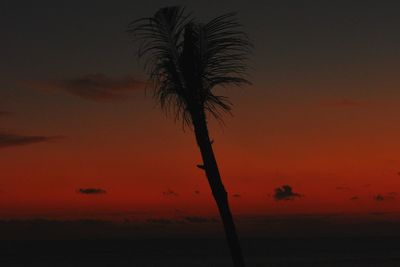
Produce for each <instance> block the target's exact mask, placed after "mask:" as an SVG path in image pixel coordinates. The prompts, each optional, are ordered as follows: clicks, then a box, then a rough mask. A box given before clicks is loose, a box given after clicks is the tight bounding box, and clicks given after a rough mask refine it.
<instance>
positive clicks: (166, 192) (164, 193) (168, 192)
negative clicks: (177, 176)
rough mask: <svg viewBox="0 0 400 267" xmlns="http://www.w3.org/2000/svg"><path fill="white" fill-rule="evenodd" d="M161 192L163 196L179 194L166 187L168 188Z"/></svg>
mask: <svg viewBox="0 0 400 267" xmlns="http://www.w3.org/2000/svg"><path fill="white" fill-rule="evenodd" d="M162 194H163V196H165V197H177V196H179V194H178V193H176V192H175V191H173V190H171V189H168V190H166V191H164V192H162Z"/></svg>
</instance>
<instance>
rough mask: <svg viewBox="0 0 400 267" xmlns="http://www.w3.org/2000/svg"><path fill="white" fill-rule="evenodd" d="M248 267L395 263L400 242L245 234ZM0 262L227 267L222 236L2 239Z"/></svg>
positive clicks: (398, 262)
mask: <svg viewBox="0 0 400 267" xmlns="http://www.w3.org/2000/svg"><path fill="white" fill-rule="evenodd" d="M242 243H243V249H244V253H245V256H246V262H247V265H248V266H363V267H369V266H400V240H399V238H394V237H393V238H392V237H382V238H378V237H363V238H361V237H358V238H332V237H330V238H321V237H319V238H259V239H257V238H251V239H250V238H248V239H244V240H242ZM0 266H60V267H63V266H77V267H79V266H139V267H140V266H231V261H230V258H229V254H228V250H227V247H226V244H225V241H224V240H223V239H210V238H207V239H205V238H162V239H160V238H155V239H143V238H142V239H132V240H115V239H111V240H110V239H101V240H56V241H54V240H47V241H21V240H19V241H1V245H0Z"/></svg>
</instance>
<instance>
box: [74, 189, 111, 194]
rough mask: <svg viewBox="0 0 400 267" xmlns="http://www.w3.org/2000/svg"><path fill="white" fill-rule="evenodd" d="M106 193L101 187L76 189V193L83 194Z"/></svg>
mask: <svg viewBox="0 0 400 267" xmlns="http://www.w3.org/2000/svg"><path fill="white" fill-rule="evenodd" d="M105 193H107V191H106V190H104V189H101V188H79V189H78V194H83V195H100V194H105Z"/></svg>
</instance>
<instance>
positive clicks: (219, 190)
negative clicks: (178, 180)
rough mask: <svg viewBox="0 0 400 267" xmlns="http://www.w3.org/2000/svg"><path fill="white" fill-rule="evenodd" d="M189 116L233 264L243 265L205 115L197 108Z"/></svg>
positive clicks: (236, 265)
mask: <svg viewBox="0 0 400 267" xmlns="http://www.w3.org/2000/svg"><path fill="white" fill-rule="evenodd" d="M191 116H192V122H193V126H194V131H195V134H196V141H197V144H198V146H199V148H200V152H201V156H202V159H203V164H204V170H205V173H206V176H207V179H208V183H209V184H210V187H211V191H212V194H213V196H214V199H215V201H216V203H217V206H218V210H219V213H220V216H221V219H222V222H223V225H224V229H225V235H226V239H227V242H228V245H229V249H230V252H231V256H232V260H233V263H234V266H235V267H244V266H245V264H244V260H243V255H242V249H241V247H240V243H239V238H238V236H237V233H236V227H235V223H234V221H233V217H232V214H231V211H230V208H229V203H228V194H227V192H226V191H225V187H224V185H223V183H222V180H221V176H220V173H219V170H218V165H217V161H216V159H215V155H214V151H213V148H212V142H211V140H210V137H209V134H208V129H207V121H206V116H205V114H204V111H203V110H202V109H200V110H197V112H191Z"/></svg>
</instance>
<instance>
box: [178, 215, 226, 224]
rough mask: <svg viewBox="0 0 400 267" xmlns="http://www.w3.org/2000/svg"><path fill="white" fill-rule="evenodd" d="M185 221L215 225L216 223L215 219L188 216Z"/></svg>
mask: <svg viewBox="0 0 400 267" xmlns="http://www.w3.org/2000/svg"><path fill="white" fill-rule="evenodd" d="M185 220H186V221H187V222H189V223H215V222H218V220H217V219H215V218H210V217H200V216H188V217H185Z"/></svg>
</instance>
